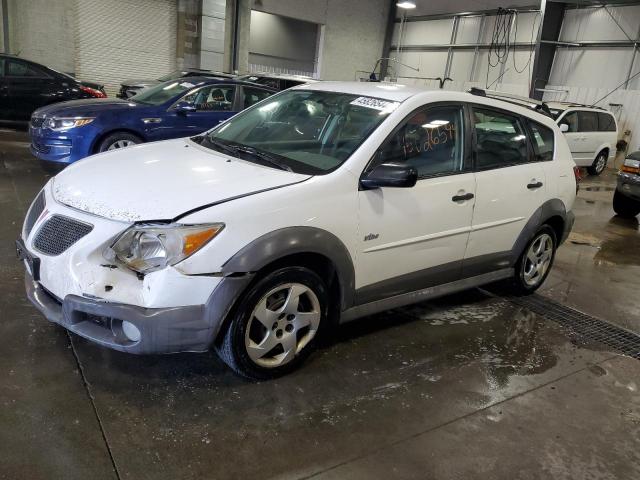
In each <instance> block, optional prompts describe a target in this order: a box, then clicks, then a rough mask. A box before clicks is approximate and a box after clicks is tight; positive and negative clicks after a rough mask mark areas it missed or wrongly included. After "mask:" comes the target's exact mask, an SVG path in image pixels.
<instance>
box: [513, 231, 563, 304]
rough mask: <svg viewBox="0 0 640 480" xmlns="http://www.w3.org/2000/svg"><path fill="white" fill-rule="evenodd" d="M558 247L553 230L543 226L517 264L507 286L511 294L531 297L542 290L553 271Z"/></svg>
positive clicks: (528, 244)
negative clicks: (541, 287) (538, 290)
mask: <svg viewBox="0 0 640 480" xmlns="http://www.w3.org/2000/svg"><path fill="white" fill-rule="evenodd" d="M557 246H558V241H557V238H556V234H555V231H554V230H553V228H551V227H550V226H549V225H542V226H541V227H540V228H539V229H538V231H537V232H536V233H535V235H534V236H533V238H532V239H531V240H530V241H529V243H527V246H526V247H525V248H524V250H523V252H522V254H521V255H520V258H519V259H518V262H517V263H516V267H515V272H514V275H513V278H512V279H511V280H510V281H509V282H508V285H506V286H507V289H508V290H509V293H512V294H515V295H530V294H532V293H533V292H535V291H536V290H537V289H538V288H540V286H541V285H542V284H543V283H544V281H545V280H546V279H547V276H548V275H549V272H550V271H551V267H552V266H553V261H554V260H555V257H556V248H557Z"/></svg>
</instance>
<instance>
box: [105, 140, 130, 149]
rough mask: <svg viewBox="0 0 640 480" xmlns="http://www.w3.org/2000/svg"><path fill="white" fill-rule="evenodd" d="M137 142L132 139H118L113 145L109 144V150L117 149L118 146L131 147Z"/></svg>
mask: <svg viewBox="0 0 640 480" xmlns="http://www.w3.org/2000/svg"><path fill="white" fill-rule="evenodd" d="M135 144H136V143H135V142H133V141H131V140H116V141H115V142H113V143H112V144H111V145H109V147H108V148H107V150H115V149H117V148H125V147H130V146H131V145H135Z"/></svg>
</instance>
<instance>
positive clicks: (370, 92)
mask: <svg viewBox="0 0 640 480" xmlns="http://www.w3.org/2000/svg"><path fill="white" fill-rule="evenodd" d="M294 89H295V90H318V91H325V92H336V93H348V94H351V95H362V96H366V97H375V98H381V99H384V100H390V101H393V102H404V101H405V100H407V99H409V98H411V97H414V96H417V95H420V96H421V97H423V98H422V99H421V100H423V101H424V102H425V103H427V102H444V101H449V102H469V103H479V104H484V105H488V106H495V107H498V108H502V109H503V110H509V111H512V112H514V113H516V114H520V115H526V116H529V117H530V118H532V119H535V120H537V121H540V122H542V123H546V124H548V125H555V122H554V121H553V119H551V118H550V117H548V116H547V115H543V114H541V113H538V112H536V111H534V110H532V109H530V108H527V107H525V106H520V105H517V104H514V103H511V102H507V101H504V100H500V99H497V98H489V97H483V96H479V95H473V94H471V93H467V92H458V91H455V90H433V89H428V88H426V87H420V86H410V85H402V84H399V83H389V82H318V83H313V84H307V85H298V86H296V87H293V88H292V89H291V90H294Z"/></svg>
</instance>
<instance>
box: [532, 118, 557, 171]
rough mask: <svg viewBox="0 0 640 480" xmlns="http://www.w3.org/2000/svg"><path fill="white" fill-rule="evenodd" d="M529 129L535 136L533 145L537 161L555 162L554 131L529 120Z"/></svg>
mask: <svg viewBox="0 0 640 480" xmlns="http://www.w3.org/2000/svg"><path fill="white" fill-rule="evenodd" d="M529 127H530V128H531V133H532V135H533V138H532V140H533V141H532V143H533V151H534V153H535V156H536V160H538V161H542V162H548V161H550V160H553V150H554V148H555V147H554V134H553V130H551V129H550V128H549V127H545V126H544V125H542V124H541V123H538V122H535V121H533V120H529Z"/></svg>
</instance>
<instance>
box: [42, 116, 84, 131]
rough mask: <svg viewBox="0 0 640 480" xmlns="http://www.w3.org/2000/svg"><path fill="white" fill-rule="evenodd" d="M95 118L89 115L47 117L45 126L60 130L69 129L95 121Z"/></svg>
mask: <svg viewBox="0 0 640 480" xmlns="http://www.w3.org/2000/svg"><path fill="white" fill-rule="evenodd" d="M93 120H94V119H93V118H89V117H74V118H57V117H51V118H47V119H46V120H45V122H44V126H45V127H47V128H49V129H51V130H54V131H56V132H59V131H61V130H68V129H70V128H75V127H82V126H84V125H88V124H90V123H91V122H93Z"/></svg>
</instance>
